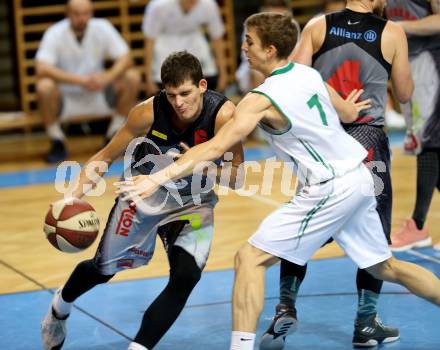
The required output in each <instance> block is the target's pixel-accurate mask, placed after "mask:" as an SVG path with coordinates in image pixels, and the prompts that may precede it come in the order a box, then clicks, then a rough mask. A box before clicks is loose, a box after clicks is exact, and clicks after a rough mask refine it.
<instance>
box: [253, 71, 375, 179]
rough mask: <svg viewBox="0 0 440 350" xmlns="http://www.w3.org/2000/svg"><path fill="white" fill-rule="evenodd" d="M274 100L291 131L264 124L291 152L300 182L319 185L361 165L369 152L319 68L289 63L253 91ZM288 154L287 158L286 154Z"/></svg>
mask: <svg viewBox="0 0 440 350" xmlns="http://www.w3.org/2000/svg"><path fill="white" fill-rule="evenodd" d="M252 92H254V93H259V94H262V95H264V96H266V97H267V98H268V99H270V100H271V102H272V104H273V105H274V106H275V107H276V108H277V109H278V110H279V111H280V112H281V113H282V114H283V115H284V117H285V118H286V119H287V121H288V127H287V128H286V130H282V131H280V130H274V129H272V128H270V127H269V126H267V125H265V124H264V123H260V125H259V126H260V127H261V128H262V129H263V131H264V133H265V134H266V135H265V136H266V139H267V140H268V142H269V143H270V144H271V145H272V147H273V148H274V149H275V151H276V153H277V154H280V153H282V154H285V155H287V156H288V157H289V158H290V159H291V160H292V162H294V163H295V166H294V167H293V168H294V169H296V175H297V177H298V180H299V181H300V182H301V183H304V184H309V185H314V184H319V183H321V182H325V181H328V180H331V179H333V178H334V177H338V176H342V175H344V174H346V173H348V172H349V171H351V170H353V169H355V168H357V167H358V166H359V164H360V163H362V161H363V160H364V159H365V157H366V156H367V151H366V150H365V149H364V148H363V147H362V145H361V144H360V143H359V142H357V141H356V140H355V139H354V138H353V137H351V136H350V135H348V134H347V133H346V132H345V131H344V129H343V128H342V126H341V123H340V120H339V117H338V114H337V113H336V110H335V109H334V107H333V105H332V103H331V100H330V96H329V93H328V90H327V87H326V86H325V83H324V81H323V80H322V78H321V75H320V74H319V72H318V71H316V70H315V69H313V68H310V67H308V66H305V65H302V64H298V63H295V64H293V63H289V64H288V65H287V66H285V67H282V68H279V69H276V70H274V71H273V72H272V74H271V75H270V76H269V77H268V78H267V79H266V80H265V81H264V83H263V84H261V85H260V86H258V87H257V88H256V89H254V90H252ZM283 158H284V159H285V157H283Z"/></svg>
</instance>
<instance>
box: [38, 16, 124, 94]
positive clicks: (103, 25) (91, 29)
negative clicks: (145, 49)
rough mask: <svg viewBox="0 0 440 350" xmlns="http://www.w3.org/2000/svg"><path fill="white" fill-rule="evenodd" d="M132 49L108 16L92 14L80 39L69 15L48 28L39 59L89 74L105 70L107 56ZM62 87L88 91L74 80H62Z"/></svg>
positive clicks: (61, 67)
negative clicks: (69, 82) (77, 37)
mask: <svg viewBox="0 0 440 350" xmlns="http://www.w3.org/2000/svg"><path fill="white" fill-rule="evenodd" d="M128 52H129V48H128V46H127V44H126V43H125V41H124V39H123V38H122V36H121V35H120V34H119V32H118V31H117V30H116V29H115V27H113V25H112V24H111V23H110V22H109V21H108V20H106V19H102V18H91V19H90V21H89V23H88V24H87V29H86V31H85V34H84V37H83V39H82V40H81V42H79V41H78V40H77V39H76V37H75V34H74V33H73V31H72V30H71V27H70V20H69V19H68V18H65V19H63V20H61V21H59V22H57V23H55V24H53V25H52V26H50V27H49V28H48V29H47V30H46V32H45V33H44V36H43V39H42V40H41V43H40V47H39V48H38V51H37V54H36V60H37V61H42V62H46V63H48V64H51V65H54V66H56V67H58V68H60V69H62V70H64V71H66V72H69V73H73V74H79V75H88V74H91V73H99V72H102V71H103V70H104V61H105V59H106V58H110V59H118V58H119V57H121V56H123V55H125V54H127V53H128ZM61 90H62V91H63V92H66V93H69V92H72V93H74V92H76V93H81V92H84V90H83V89H82V88H81V87H80V86H77V85H70V84H61Z"/></svg>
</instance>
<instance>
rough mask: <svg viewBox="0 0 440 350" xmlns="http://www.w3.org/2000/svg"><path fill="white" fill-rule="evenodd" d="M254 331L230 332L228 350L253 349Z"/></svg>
mask: <svg viewBox="0 0 440 350" xmlns="http://www.w3.org/2000/svg"><path fill="white" fill-rule="evenodd" d="M254 343H255V333H247V332H236V331H233V332H232V338H231V348H230V350H253V349H254Z"/></svg>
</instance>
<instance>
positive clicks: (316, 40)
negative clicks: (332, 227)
mask: <svg viewBox="0 0 440 350" xmlns="http://www.w3.org/2000/svg"><path fill="white" fill-rule="evenodd" d="M384 6H385V1H384V0H374V1H373V0H348V1H347V5H346V8H345V9H344V10H342V11H338V12H334V13H330V14H327V15H324V16H320V17H317V18H314V19H312V20H311V21H310V22H309V23H308V24H307V25H306V26H305V28H304V30H303V33H302V35H301V41H300V43H299V46H298V47H297V48H296V50H295V53H294V56H293V60H294V61H295V62H297V63H302V64H306V65H312V66H313V67H314V68H316V69H317V70H318V71H319V72H320V73H321V74H322V77H323V79H324V80H325V81H326V82H327V83H328V84H329V85H331V86H332V87H333V88H334V89H335V90H336V91H337V92H338V93H339V94H340V95H341V96H342V97H344V98H345V97H346V96H347V95H348V94H349V93H350V92H351V91H352V90H353V89H364V93H363V94H362V96H361V98H362V99H367V98H369V99H371V101H372V103H371V104H372V107H371V108H369V109H366V110H364V111H362V112H360V117H359V118H358V119H357V120H356V121H355V122H354V123H353V124H347V125H344V128H345V130H346V131H347V133H348V134H350V135H351V136H353V137H354V138H355V139H356V140H357V141H359V142H360V143H361V144H362V145H363V146H364V147H365V148H366V149H367V151H368V157H367V159H365V162H366V164H367V166H368V167H369V169H370V171H372V173H373V177H374V180H375V187H376V199H377V211H378V213H379V216H380V219H381V222H382V226H383V229H384V232H385V235H386V237H387V239H388V242H389V243H391V241H390V230H391V208H392V188H391V176H390V175H391V174H390V170H391V167H390V149H389V141H388V137H387V135H386V134H385V132H384V130H383V127H384V121H385V119H384V115H385V106H386V97H387V81H388V80H389V79H391V82H392V84H393V90H394V93H395V96H396V98H397V99H398V100H399V101H400V102H406V101H408V100H409V98H410V96H411V93H412V91H413V82H412V79H411V71H410V66H409V62H408V47H407V40H406V36H405V33H404V32H403V30H402V29H401V28H400V27H399V26H398V25H396V24H395V23H392V22H390V21H386V20H384V19H383V18H382V17H381V16H382V13H383V10H384ZM306 268H307V265H306V266H300V265H296V264H293V263H291V262H288V261H286V260H282V261H281V270H280V303H279V304H278V305H277V307H276V316H275V318H274V320H273V322H272V324H271V325H270V327H269V329H268V330H267V331H266V333H265V334H264V335H263V338H262V341H261V344H260V350H268V349H271V350H275V349H283V348H284V343H285V334H286V332H279V331H278V332H276V331H275V330H277V329H283V330H284V331H286V330H287V328H288V327H282V326H283V325H289V327H294V326H295V325H296V323H297V319H296V309H295V301H296V297H297V294H298V290H299V287H300V284H301V282H302V281H303V279H304V276H305V274H306ZM382 284H383V281H380V280H377V279H375V278H374V277H372V276H371V275H370V274H369V273H367V272H366V271H365V270H361V269H358V272H357V277H356V285H357V289H358V298H359V299H358V312H357V317H356V321H355V327H354V335H353V345H355V346H362V347H369V346H376V345H377V344H378V343H383V342H391V341H395V340H397V339H399V330H398V329H396V328H392V327H387V326H385V325H383V324H382V323H381V321H380V320H379V318H378V317H377V301H378V297H379V294H380V291H381V288H382Z"/></svg>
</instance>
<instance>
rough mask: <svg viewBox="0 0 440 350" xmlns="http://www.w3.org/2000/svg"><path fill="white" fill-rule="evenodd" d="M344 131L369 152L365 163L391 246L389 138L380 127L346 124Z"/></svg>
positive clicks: (378, 210) (391, 203) (391, 198)
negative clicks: (372, 180) (371, 177)
mask: <svg viewBox="0 0 440 350" xmlns="http://www.w3.org/2000/svg"><path fill="white" fill-rule="evenodd" d="M344 129H345V131H346V132H347V133H348V134H349V135H351V136H352V137H354V138H355V139H356V140H357V141H358V142H359V143H360V144H361V145H362V146H364V148H365V149H366V150H367V151H368V156H367V158H366V159H365V160H364V163H365V165H366V166H367V167H368V169H369V170H370V171H371V173H372V175H373V178H374V186H375V191H376V200H377V212H378V214H379V216H380V220H381V222H382V227H383V231H384V232H385V236H386V238H387V240H388V243H390V244H391V238H390V236H391V211H392V206H393V192H392V186H391V152H390V143H389V140H388V136H387V135H386V133H385V131H384V130H383V128H382V127H380V126H373V125H367V124H363V125H359V124H357V125H350V124H346V125H344Z"/></svg>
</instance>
